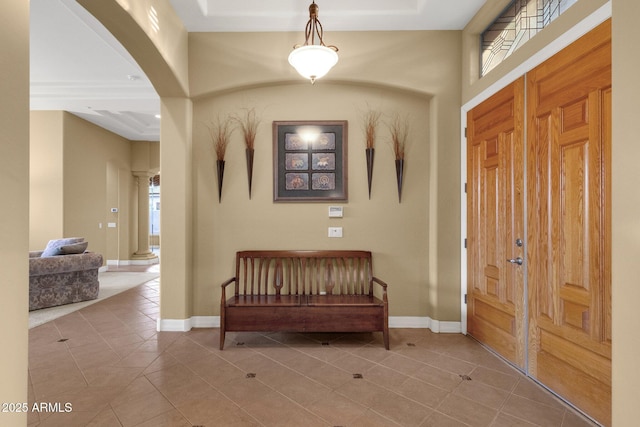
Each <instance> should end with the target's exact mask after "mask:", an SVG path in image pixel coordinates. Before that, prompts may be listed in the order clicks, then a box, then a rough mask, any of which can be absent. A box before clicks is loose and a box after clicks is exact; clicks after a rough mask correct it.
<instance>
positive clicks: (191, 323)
mask: <svg viewBox="0 0 640 427" xmlns="http://www.w3.org/2000/svg"><path fill="white" fill-rule="evenodd" d="M219 327H220V316H193V317H191V318H189V319H158V331H163V332H187V331H189V330H191V328H219ZM389 328H398V329H399V328H418V329H429V330H431V332H435V333H439V334H459V333H461V332H462V329H461V323H460V322H450V321H440V320H434V319H431V318H430V317H410V316H391V317H389Z"/></svg>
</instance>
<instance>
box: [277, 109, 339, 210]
mask: <svg viewBox="0 0 640 427" xmlns="http://www.w3.org/2000/svg"><path fill="white" fill-rule="evenodd" d="M347 133H348V123H347V121H346V120H330V121H327V120H312V121H274V122H273V200H274V202H324V201H327V202H333V201H347V200H348V197H347V187H348V186H347Z"/></svg>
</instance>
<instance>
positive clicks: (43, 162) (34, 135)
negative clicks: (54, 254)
mask: <svg viewBox="0 0 640 427" xmlns="http://www.w3.org/2000/svg"><path fill="white" fill-rule="evenodd" d="M30 116H31V119H30V126H29V127H30V135H29V145H30V155H29V165H30V166H29V196H30V197H29V224H30V225H29V249H30V250H33V251H36V250H42V249H44V247H45V246H46V244H47V242H48V241H49V240H50V239H54V238H59V237H62V236H64V223H63V218H64V199H63V194H64V191H63V190H64V181H63V172H62V158H63V154H62V153H63V152H64V150H63V148H64V139H63V134H62V118H63V116H64V113H63V112H62V111H32V112H31V114H30Z"/></svg>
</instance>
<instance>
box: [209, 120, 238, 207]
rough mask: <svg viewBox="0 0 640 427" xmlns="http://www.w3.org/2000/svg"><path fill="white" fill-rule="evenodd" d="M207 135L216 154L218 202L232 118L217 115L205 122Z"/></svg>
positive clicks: (220, 197) (220, 196) (220, 195)
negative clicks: (207, 130)
mask: <svg viewBox="0 0 640 427" xmlns="http://www.w3.org/2000/svg"><path fill="white" fill-rule="evenodd" d="M207 128H208V129H209V136H210V137H211V142H212V144H213V151H214V152H215V154H216V171H217V173H218V202H220V201H221V200H222V180H223V178H224V163H225V162H224V156H225V154H226V153H227V147H228V146H229V141H230V140H231V134H232V133H233V126H232V120H231V118H230V117H229V116H227V117H224V118H221V117H220V116H217V117H216V118H215V119H213V120H211V121H210V122H209V123H208V124H207Z"/></svg>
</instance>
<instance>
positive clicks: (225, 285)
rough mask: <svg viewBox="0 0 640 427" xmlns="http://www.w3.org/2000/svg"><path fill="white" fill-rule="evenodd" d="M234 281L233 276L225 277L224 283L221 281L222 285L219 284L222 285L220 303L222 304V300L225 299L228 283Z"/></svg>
mask: <svg viewBox="0 0 640 427" xmlns="http://www.w3.org/2000/svg"><path fill="white" fill-rule="evenodd" d="M235 281H236V278H235V277H232V278H231V279H227V280H225V281H224V283H222V285H220V286H221V287H222V304H223V305H224V302H225V301H226V300H227V292H226V290H227V286H229V285H230V284H232V283H234V282H235Z"/></svg>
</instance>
